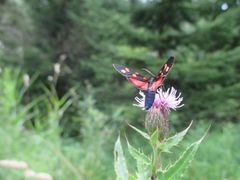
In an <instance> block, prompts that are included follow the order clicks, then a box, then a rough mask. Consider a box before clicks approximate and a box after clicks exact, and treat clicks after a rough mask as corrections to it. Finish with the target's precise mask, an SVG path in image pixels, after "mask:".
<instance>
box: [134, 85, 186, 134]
mask: <svg viewBox="0 0 240 180" xmlns="http://www.w3.org/2000/svg"><path fill="white" fill-rule="evenodd" d="M139 94H140V96H141V97H136V98H135V100H136V101H137V104H134V105H135V106H138V107H141V108H142V109H144V104H145V94H144V93H143V92H142V91H140V92H139ZM182 100H183V98H182V97H181V93H179V94H178V95H177V90H175V89H174V88H173V87H171V88H168V89H167V90H166V91H163V89H158V90H157V91H156V94H155V99H154V102H153V105H152V107H151V108H150V109H149V110H148V111H147V114H146V117H145V126H146V128H147V129H148V131H149V132H150V133H152V132H154V131H155V130H156V129H159V130H160V131H161V133H162V135H163V138H165V137H166V136H167V134H168V129H169V128H168V115H169V113H170V111H171V110H176V109H178V108H180V107H182V106H183V104H181V102H182Z"/></svg>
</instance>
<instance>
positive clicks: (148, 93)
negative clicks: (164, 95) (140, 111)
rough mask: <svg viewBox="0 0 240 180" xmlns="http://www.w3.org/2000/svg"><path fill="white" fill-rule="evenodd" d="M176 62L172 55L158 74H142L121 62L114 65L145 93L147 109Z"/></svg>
mask: <svg viewBox="0 0 240 180" xmlns="http://www.w3.org/2000/svg"><path fill="white" fill-rule="evenodd" d="M173 63H174V58H173V57H170V58H169V59H168V60H167V62H166V63H165V64H164V65H163V66H162V68H161V70H160V72H159V73H158V74H157V75H156V76H150V77H146V76H142V75H140V74H139V73H138V72H134V71H133V70H131V69H129V68H127V67H125V66H123V65H119V64H113V67H114V68H115V69H116V70H117V71H118V72H119V73H120V74H122V75H123V76H125V77H126V78H127V80H128V81H129V82H131V83H132V84H133V85H135V86H136V87H137V88H138V89H140V90H142V91H143V92H144V93H145V103H144V108H145V109H146V110H148V109H150V108H151V107H152V104H153V102H154V99H155V94H156V91H157V89H158V88H159V87H160V86H162V85H163V81H164V79H165V77H166V75H167V74H168V72H169V70H170V69H171V67H172V65H173Z"/></svg>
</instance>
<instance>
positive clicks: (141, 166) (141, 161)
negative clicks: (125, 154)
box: [128, 143, 151, 180]
mask: <svg viewBox="0 0 240 180" xmlns="http://www.w3.org/2000/svg"><path fill="white" fill-rule="evenodd" d="M128 150H129V153H130V154H131V155H132V157H133V158H134V159H136V161H137V169H138V171H137V173H136V174H137V179H138V180H145V179H150V175H149V174H150V173H149V169H150V168H149V167H150V164H151V160H150V159H149V158H148V157H147V156H146V155H145V154H144V153H143V152H141V151H139V150H137V149H136V148H134V147H133V146H131V145H130V144H129V143H128Z"/></svg>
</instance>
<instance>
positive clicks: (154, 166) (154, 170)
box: [151, 146, 161, 180]
mask: <svg viewBox="0 0 240 180" xmlns="http://www.w3.org/2000/svg"><path fill="white" fill-rule="evenodd" d="M152 148H153V162H152V175H151V180H156V179H157V176H156V175H157V170H158V169H159V168H160V167H161V163H160V152H159V151H158V149H157V146H152Z"/></svg>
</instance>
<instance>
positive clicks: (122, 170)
mask: <svg viewBox="0 0 240 180" xmlns="http://www.w3.org/2000/svg"><path fill="white" fill-rule="evenodd" d="M114 168H115V172H116V175H117V179H118V180H128V170H127V165H126V161H125V157H124V154H123V150H122V145H121V141H120V137H118V139H117V141H116V143H115V147H114Z"/></svg>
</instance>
